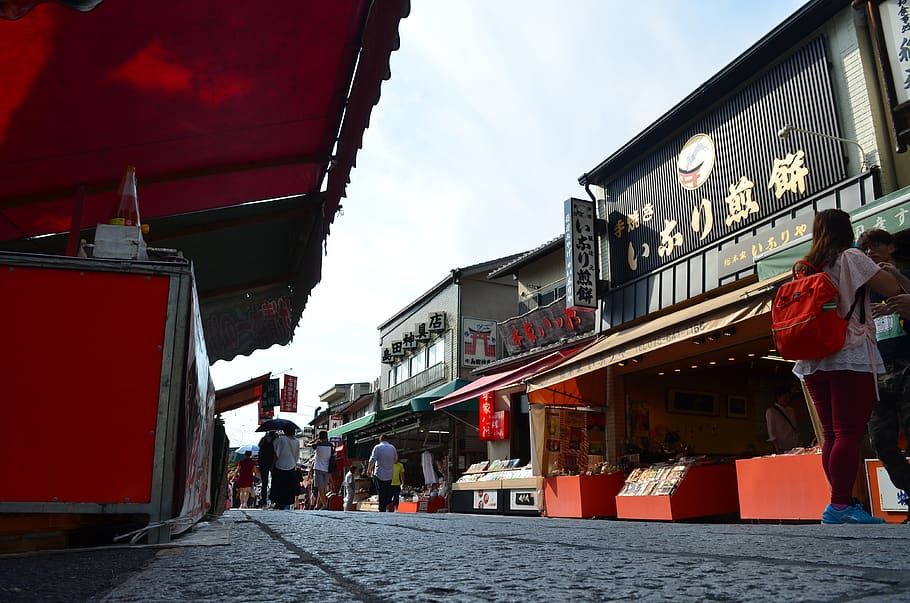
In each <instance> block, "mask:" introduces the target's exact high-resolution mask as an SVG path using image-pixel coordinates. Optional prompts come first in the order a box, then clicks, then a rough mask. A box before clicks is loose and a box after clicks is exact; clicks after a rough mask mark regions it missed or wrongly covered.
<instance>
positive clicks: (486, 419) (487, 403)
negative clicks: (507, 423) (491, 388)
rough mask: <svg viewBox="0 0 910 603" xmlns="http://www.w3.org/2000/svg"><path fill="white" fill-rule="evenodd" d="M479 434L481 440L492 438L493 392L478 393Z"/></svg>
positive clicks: (486, 440) (485, 440)
mask: <svg viewBox="0 0 910 603" xmlns="http://www.w3.org/2000/svg"><path fill="white" fill-rule="evenodd" d="M477 423H478V427H479V436H480V440H481V441H482V442H488V441H490V440H492V439H493V392H484V393H482V394H480V410H479V419H478V422H477Z"/></svg>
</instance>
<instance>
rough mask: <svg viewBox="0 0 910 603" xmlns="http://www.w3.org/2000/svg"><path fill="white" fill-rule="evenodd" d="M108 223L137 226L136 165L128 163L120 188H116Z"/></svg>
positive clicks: (138, 222)
mask: <svg viewBox="0 0 910 603" xmlns="http://www.w3.org/2000/svg"><path fill="white" fill-rule="evenodd" d="M108 224H113V225H114V226H139V225H140V224H141V222H140V221H139V199H138V197H137V195H136V167H135V166H132V165H128V166H127V167H126V172H124V173H123V178H121V180H120V188H119V189H117V203H116V204H115V205H114V210H113V212H112V214H111V219H110V220H109V221H108Z"/></svg>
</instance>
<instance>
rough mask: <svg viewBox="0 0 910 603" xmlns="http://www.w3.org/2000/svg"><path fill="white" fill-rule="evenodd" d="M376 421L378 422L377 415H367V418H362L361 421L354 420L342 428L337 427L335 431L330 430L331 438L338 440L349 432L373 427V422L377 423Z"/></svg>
mask: <svg viewBox="0 0 910 603" xmlns="http://www.w3.org/2000/svg"><path fill="white" fill-rule="evenodd" d="M375 420H376V415H375V414H371V415H366V416H365V417H360V418H359V419H354V420H353V421H348V422H347V423H345V424H344V425H342V426H341V427H336V428H335V429H330V430H329V438H337V437H340V436H343V435H344V434H346V433H347V432H349V431H353V430H355V429H360V428H361V427H366V426H367V425H371V424H372V423H373V421H375Z"/></svg>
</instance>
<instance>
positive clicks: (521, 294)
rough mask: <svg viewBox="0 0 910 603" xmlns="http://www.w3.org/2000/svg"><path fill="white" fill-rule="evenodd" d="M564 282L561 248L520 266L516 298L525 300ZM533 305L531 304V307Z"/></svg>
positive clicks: (564, 269)
mask: <svg viewBox="0 0 910 603" xmlns="http://www.w3.org/2000/svg"><path fill="white" fill-rule="evenodd" d="M565 284H566V258H565V254H564V253H563V252H562V250H559V251H557V252H555V253H552V254H549V255H546V256H544V257H542V258H540V259H539V260H536V261H535V262H533V263H531V264H528V265H527V266H524V267H522V269H521V271H520V272H519V273H518V300H519V302H522V301H525V300H527V299H528V298H530V297H533V296H534V295H536V294H537V293H540V292H545V291H549V290H551V289H553V288H554V287H557V286H560V287H564V286H565ZM534 307H535V306H534V305H532V306H531V309H533V308H534Z"/></svg>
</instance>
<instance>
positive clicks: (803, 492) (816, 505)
mask: <svg viewBox="0 0 910 603" xmlns="http://www.w3.org/2000/svg"><path fill="white" fill-rule="evenodd" d="M736 483H737V488H738V493H739V514H740V517H741V518H743V519H770V520H794V521H796V520H814V521H821V518H822V511H824V510H825V506H826V505H827V504H828V503H829V502H830V500H831V488H830V486H829V485H828V480H827V478H826V477H825V471H824V469H822V456H821V454H820V453H810V454H778V455H773V456H761V457H755V458H751V459H738V460H737V461H736Z"/></svg>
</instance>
